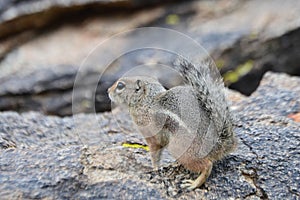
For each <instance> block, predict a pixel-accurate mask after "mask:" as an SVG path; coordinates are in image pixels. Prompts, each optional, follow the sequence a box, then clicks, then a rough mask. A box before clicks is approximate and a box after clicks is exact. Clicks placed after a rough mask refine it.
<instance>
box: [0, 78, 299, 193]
mask: <svg viewBox="0 0 300 200" xmlns="http://www.w3.org/2000/svg"><path fill="white" fill-rule="evenodd" d="M299 84H300V79H299V78H296V77H290V76H288V75H285V74H274V73H267V74H266V75H265V76H264V79H263V80H262V82H261V85H260V87H259V88H258V90H257V91H256V92H255V93H254V94H253V95H252V96H251V97H248V98H236V97H234V98H231V99H233V100H238V101H234V102H233V106H232V108H233V109H234V112H235V113H236V116H237V119H238V121H237V122H236V123H237V128H236V133H237V137H238V138H239V146H238V148H237V150H236V152H234V153H232V154H231V155H230V156H228V157H227V158H225V159H223V160H222V161H219V162H217V163H215V165H214V168H213V171H212V174H211V176H210V178H209V179H208V180H207V182H206V183H205V184H204V185H203V186H202V187H201V188H199V189H196V190H195V191H192V192H188V191H185V190H183V189H182V188H181V187H180V183H181V181H182V180H184V179H186V178H195V177H196V176H197V174H193V173H190V172H188V171H187V170H185V169H184V168H183V167H182V166H180V165H177V164H176V163H173V159H172V158H171V157H170V156H169V155H168V154H164V156H163V158H164V159H163V162H162V166H161V167H160V169H159V171H158V172H154V171H152V168H151V162H150V158H149V155H148V153H147V152H146V151H145V150H144V149H142V148H128V147H125V146H123V145H122V144H123V143H136V144H145V141H144V140H143V139H142V138H141V136H140V135H139V134H138V133H137V131H136V130H135V129H134V126H133V124H132V123H131V121H130V120H129V118H128V116H127V115H126V114H125V113H124V112H123V111H122V110H118V109H116V110H114V112H113V113H103V114H97V115H92V114H78V115H74V117H64V118H59V117H47V116H44V115H42V114H38V113H35V112H30V113H24V114H17V113H15V112H2V113H0V153H1V157H0V170H1V173H0V195H1V198H4V199H16V198H25V199H32V198H47V199H103V198H104V199H228V198H233V199H276V198H280V199H298V198H299V196H300V190H299V188H300V185H299V183H300V181H299V177H300V168H299V165H300V163H299V162H300V138H299V132H300V124H299V123H296V122H294V121H292V120H291V119H289V118H288V117H287V115H288V114H289V113H295V112H299V110H300V100H299V99H300V91H299V90H300V88H299ZM229 94H231V93H229ZM234 96H236V95H235V94H234Z"/></svg>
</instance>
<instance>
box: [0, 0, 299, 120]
mask: <svg viewBox="0 0 300 200" xmlns="http://www.w3.org/2000/svg"><path fill="white" fill-rule="evenodd" d="M25 2H26V4H28V5H31V4H32V5H33V4H34V5H35V4H38V3H39V4H43V3H45V2H50V3H49V4H47V3H46V5H47V6H45V7H39V6H33V7H34V8H36V9H44V10H45V12H46V11H47V12H48V11H49V12H52V11H53V10H52V9H51V8H52V7H55V6H56V4H57V5H58V4H59V5H60V6H61V7H70V9H71V7H72V6H74V4H77V2H81V3H82V6H83V4H84V5H87V4H91V2H97V5H98V6H99V7H101V6H103V4H104V3H105V4H106V3H107V2H109V3H111V2H112V1H93V0H89V1H73V0H70V1H63V2H65V3H63V4H62V5H61V3H59V2H60V1H47V0H43V1H33V0H32V1H12V2H11V3H9V2H8V1H4V3H6V4H12V3H14V4H12V5H14V6H13V7H11V8H9V9H7V10H5V9H2V11H1V12H0V16H2V17H1V19H2V22H0V24H1V25H2V26H5V23H6V22H8V21H9V20H8V18H7V17H6V18H5V16H7V15H8V14H7V13H10V12H11V11H10V10H13V9H15V10H20V9H21V8H22V6H21V5H22V4H25ZM84 2H85V3H84ZM113 2H114V3H116V5H117V4H118V2H123V1H113ZM124 2H131V1H124ZM132 2H135V3H136V1H132ZM143 2H144V1H143ZM147 2H148V1H147ZM147 2H145V3H147ZM149 2H155V1H149ZM299 4H300V1H293V0H288V1H285V2H284V3H282V1H280V0H274V1H272V2H269V1H263V2H262V1H259V0H253V1H228V0H220V1H191V2H184V3H182V2H176V3H173V4H170V5H160V6H157V7H149V8H147V9H144V10H128V9H122V10H119V11H116V12H111V13H106V15H101V13H100V14H99V15H97V12H96V14H95V15H94V14H93V15H82V16H81V15H80V14H82V13H86V12H87V13H89V11H90V10H89V9H88V8H82V9H83V10H85V12H83V10H82V9H79V10H76V9H75V10H74V13H69V12H66V14H67V15H69V17H70V18H72V17H75V16H77V15H79V16H77V17H75V19H74V20H71V21H68V20H66V21H65V23H62V24H60V25H57V24H56V23H60V21H61V20H58V21H57V20H56V23H55V21H53V22H51V23H50V22H49V23H47V26H46V27H47V28H46V29H42V28H38V29H34V28H32V29H30V30H28V31H23V32H21V33H20V34H17V35H14V36H12V37H9V38H7V39H5V40H1V43H0V71H1V73H0V83H1V86H2V87H0V98H1V99H0V110H2V111H4V110H16V111H20V112H23V111H31V110H38V111H42V112H44V113H45V114H54V115H60V116H65V115H71V114H72V106H71V105H72V103H71V101H72V90H73V84H74V79H75V76H76V74H77V69H79V67H80V65H81V64H82V61H83V60H84V59H85V58H86V57H87V56H88V55H89V53H90V51H91V50H92V49H93V48H94V47H95V45H96V44H99V43H100V42H101V41H104V40H105V39H107V38H109V37H111V36H112V35H114V34H117V33H120V32H122V31H127V30H129V29H133V28H137V27H143V26H158V27H164V28H170V29H174V30H179V31H181V32H184V33H186V34H187V35H188V36H190V37H191V38H193V39H195V40H196V41H198V42H199V43H200V44H202V45H203V46H204V47H205V49H207V50H208V52H209V53H210V54H211V55H212V56H213V58H214V59H215V61H216V65H217V66H218V67H220V68H221V72H222V73H223V74H224V77H225V80H226V82H227V83H228V84H231V85H230V87H231V88H233V89H237V90H239V91H241V92H242V93H244V94H247V95H249V94H251V93H252V92H253V91H254V90H255V88H256V87H257V85H258V84H259V81H260V79H261V77H262V76H263V74H264V73H265V72H266V71H268V70H272V71H279V72H288V73H290V74H294V75H300V74H299V73H300V70H299V65H298V63H299V56H298V55H299V54H300V52H299V48H298V46H300V40H299V38H300V37H299V34H300V31H299V26H300V17H299V13H300V10H299V8H300V5H299ZM133 5H134V3H133ZM120 6H121V5H120ZM124 6H125V5H124ZM58 7H59V6H58ZM83 7H84V6H83ZM2 8H5V6H3V7H2ZM25 8H27V7H25ZM28 8H29V6H28ZM258 8H259V9H258ZM278 10H280V12H278ZM24 12H25V11H24ZM26 12H27V11H26ZM28 12H29V11H28ZM31 12H32V13H36V15H34V14H32V16H33V17H34V18H36V19H37V20H40V19H42V18H41V16H39V15H40V12H39V11H38V10H34V9H33V10H31ZM47 12H46V13H47ZM20 16H22V14H21V13H20ZM30 16H31V15H30ZM57 16H59V15H57ZM15 18H16V20H17V19H18V18H20V19H21V18H22V17H18V16H15ZM29 22H30V23H33V22H34V20H29ZM36 24H37V25H38V24H39V23H36ZM6 27H9V26H6ZM17 27H18V26H17ZM0 30H4V29H1V28H0ZM9 30H13V29H9ZM15 33H17V31H16V32H15ZM125 43H126V41H120V43H118V44H117V45H115V48H119V47H121V46H123V45H124V44H125ZM178 45H179V46H178ZM175 47H178V48H180V44H177V43H176V42H174V48H175ZM113 52H114V51H113V49H112V50H111V52H106V53H107V55H110V54H113ZM118 56H119V55H117V57H118ZM168 56H169V55H166V54H164V53H160V52H158V53H157V52H155V51H146V50H144V51H142V50H141V51H137V52H131V53H129V54H128V55H123V56H121V57H120V58H117V59H116V60H114V61H113V62H112V64H111V65H109V66H108V67H107V66H105V65H104V64H103V60H101V59H95V60H91V61H90V63H89V64H90V65H89V67H88V68H87V69H86V72H85V78H84V79H85V80H87V81H86V83H85V86H86V88H89V87H92V86H95V85H98V87H97V92H96V95H95V101H96V103H95V104H96V105H95V109H96V111H100V112H101V111H107V110H109V109H110V105H109V102H108V98H107V95H106V90H107V88H108V87H109V85H111V84H112V83H113V82H114V81H115V80H116V79H117V78H118V77H120V76H121V75H122V74H123V73H124V72H126V71H128V70H130V69H132V67H135V66H138V65H142V64H145V63H161V62H162V63H166V64H168V63H170V61H167V62H166V60H168V58H169V57H168ZM169 60H170V59H169ZM105 68H109V69H110V71H111V73H105V74H104V75H103V76H102V78H103V80H101V81H100V82H98V79H97V78H95V76H96V75H97V74H101V72H103V70H104V69H105ZM99 76H100V75H99ZM162 76H163V77H170V76H169V75H168V74H163V73H162ZM170 79H171V80H174V79H172V78H170ZM28 80H30V81H28ZM62 82H63V84H61V85H60V83H62ZM45 83H53V84H50V85H49V87H48V84H45ZM166 83H167V85H174V83H172V82H171V81H170V80H169V82H168V80H167V81H166ZM86 95H87V94H86V91H85V90H84V89H83V90H81V92H80V95H78V98H77V99H75V100H74V101H76V102H79V103H78V105H79V107H78V108H76V109H75V110H76V112H75V113H79V112H91V110H93V109H94V108H91V107H90V106H89V105H90V102H87V101H86ZM52 100H53V101H52ZM93 103H94V102H93ZM73 111H74V110H73Z"/></svg>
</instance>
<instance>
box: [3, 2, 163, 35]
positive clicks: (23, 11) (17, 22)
mask: <svg viewBox="0 0 300 200" xmlns="http://www.w3.org/2000/svg"><path fill="white" fill-rule="evenodd" d="M155 4H157V1H155V0H147V1H142V2H140V1H133V0H100V1H99V0H85V1H83V0H68V1H63V0H57V1H50V0H29V1H24V0H18V1H2V2H1V3H0V30H1V31H0V39H1V38H4V37H7V36H9V35H11V34H16V33H18V32H21V31H24V30H29V29H40V28H45V27H46V26H49V25H51V24H52V23H55V22H57V21H59V20H60V19H62V18H65V19H66V20H71V19H70V15H75V16H78V14H79V12H81V15H82V14H84V13H85V14H86V13H89V14H91V13H93V14H95V13H97V12H99V11H101V12H102V13H105V12H107V11H108V10H110V11H114V10H120V9H127V10H128V9H131V10H132V9H134V8H140V7H143V6H149V5H155Z"/></svg>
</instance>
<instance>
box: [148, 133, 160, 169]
mask: <svg viewBox="0 0 300 200" xmlns="http://www.w3.org/2000/svg"><path fill="white" fill-rule="evenodd" d="M145 139H146V142H147V144H148V146H149V151H150V156H151V162H152V167H153V169H154V170H155V171H157V170H158V165H159V161H160V157H161V153H162V150H163V147H162V146H161V145H160V143H159V142H158V141H157V140H156V138H155V137H149V138H145Z"/></svg>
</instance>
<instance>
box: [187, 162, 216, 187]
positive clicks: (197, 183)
mask: <svg viewBox="0 0 300 200" xmlns="http://www.w3.org/2000/svg"><path fill="white" fill-rule="evenodd" d="M206 163H207V164H206V166H205V168H204V169H203V170H202V171H201V174H200V176H199V177H198V178H197V179H196V180H189V179H188V180H183V181H182V184H181V187H182V188H186V189H188V190H194V189H196V188H198V187H200V186H201V185H202V184H203V183H205V181H206V179H207V178H208V177H209V175H210V173H211V169H212V166H213V165H212V162H211V161H208V162H206Z"/></svg>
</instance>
